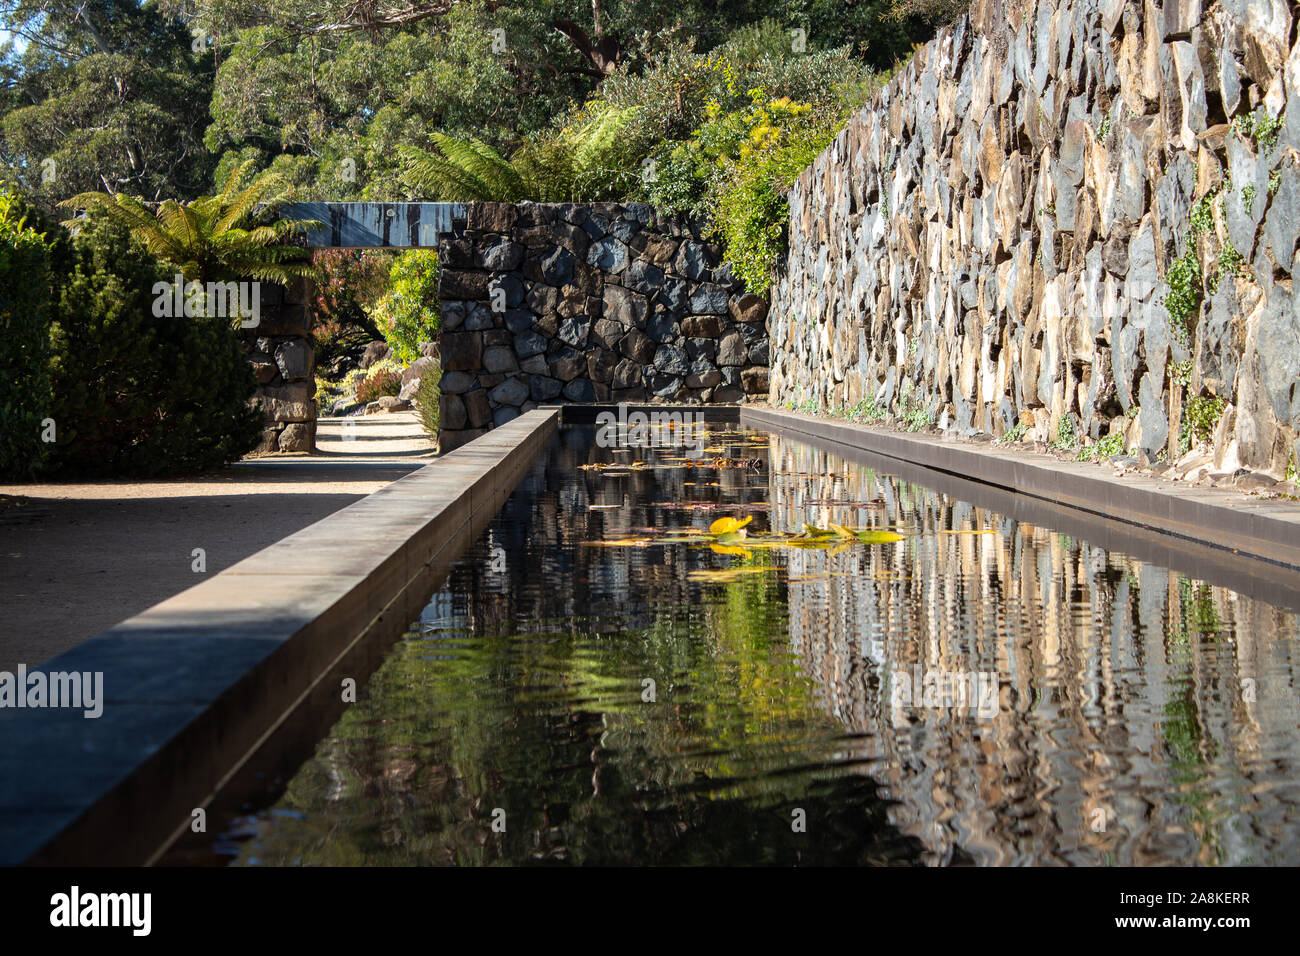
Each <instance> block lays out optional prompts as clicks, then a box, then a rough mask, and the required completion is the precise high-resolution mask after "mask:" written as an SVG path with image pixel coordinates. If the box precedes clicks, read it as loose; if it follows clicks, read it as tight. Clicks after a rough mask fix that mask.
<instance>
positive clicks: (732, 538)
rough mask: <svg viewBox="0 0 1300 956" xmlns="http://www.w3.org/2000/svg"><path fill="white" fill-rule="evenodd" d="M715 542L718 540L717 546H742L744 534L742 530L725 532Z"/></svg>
mask: <svg viewBox="0 0 1300 956" xmlns="http://www.w3.org/2000/svg"><path fill="white" fill-rule="evenodd" d="M717 540H718V544H732V545H739V544H744V543H745V532H744V530H743V529H742V530H740V531H726V532H723V533H722V534H720V535H718V536H717Z"/></svg>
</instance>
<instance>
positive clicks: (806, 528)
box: [803, 521, 835, 538]
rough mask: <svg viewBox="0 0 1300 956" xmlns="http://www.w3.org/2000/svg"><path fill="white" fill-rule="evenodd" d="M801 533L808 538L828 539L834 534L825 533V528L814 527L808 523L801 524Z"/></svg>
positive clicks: (832, 532)
mask: <svg viewBox="0 0 1300 956" xmlns="http://www.w3.org/2000/svg"><path fill="white" fill-rule="evenodd" d="M803 533H804V535H805V536H807V537H809V538H829V537H830V536H831V535H833V534H834V533H835V532H834V531H827V530H826V529H825V528H818V527H816V526H815V525H810V524H809V523H808V522H806V521H805V522H804V523H803Z"/></svg>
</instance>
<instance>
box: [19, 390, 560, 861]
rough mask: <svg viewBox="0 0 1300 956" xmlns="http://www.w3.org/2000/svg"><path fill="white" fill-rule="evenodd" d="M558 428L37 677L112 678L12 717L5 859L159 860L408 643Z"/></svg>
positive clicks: (524, 424)
mask: <svg viewBox="0 0 1300 956" xmlns="http://www.w3.org/2000/svg"><path fill="white" fill-rule="evenodd" d="M559 418H560V415H559V411H558V410H557V409H554V408H551V409H537V410H534V411H531V412H528V413H526V414H524V415H522V416H520V417H519V418H517V419H515V420H514V421H512V422H509V423H507V424H505V425H503V426H501V427H500V428H496V429H493V430H492V431H491V432H489V433H488V434H486V435H484V436H482V437H480V438H478V439H477V440H475V441H473V442H471V443H469V444H467V445H465V446H463V447H461V448H459V449H457V450H456V451H453V452H449V453H448V454H447V455H445V456H443V457H442V458H440V459H438V460H436V461H434V462H432V463H430V464H428V465H426V466H425V467H423V468H421V469H419V470H418V471H414V472H412V473H411V474H409V475H406V476H404V477H402V478H399V479H397V480H396V481H394V482H392V483H391V484H389V485H386V486H385V487H384V488H382V489H380V490H379V491H377V492H375V493H374V494H371V495H368V496H367V497H365V498H363V499H361V500H360V501H358V502H355V503H354V504H352V505H349V506H348V507H345V508H343V509H341V510H340V511H337V512H335V513H334V514H332V515H329V516H328V517H326V518H323V519H322V520H320V521H318V522H316V523H315V524H313V525H310V526H309V527H307V528H304V529H303V530H301V531H299V532H297V533H296V534H292V535H290V536H289V537H287V538H284V539H282V540H280V541H278V542H276V543H275V544H273V545H271V546H270V547H268V548H265V549H263V550H262V551H259V552H257V553H256V554H253V555H251V556H249V557H247V558H245V559H244V560H242V561H240V562H239V563H238V564H235V565H233V566H232V567H230V568H228V569H226V570H225V571H222V572H221V573H219V574H215V575H213V576H212V577H210V578H208V579H207V580H204V581H202V582H201V583H199V584H197V585H195V586H194V587H192V588H189V589H188V590H186V591H184V592H182V593H180V594H178V595H176V596H174V597H172V598H169V599H168V600H166V601H163V602H162V603H160V604H156V605H154V606H153V607H151V608H149V609H147V610H145V611H143V612H142V613H140V614H138V615H136V616H135V617H132V618H130V619H128V620H126V621H123V622H121V623H120V624H118V625H116V626H114V627H111V628H109V629H108V630H107V631H104V632H103V633H101V634H99V635H97V636H95V637H93V638H91V639H90V640H88V641H86V642H84V643H82V644H80V645H78V646H77V647H75V648H73V649H72V650H70V651H68V652H66V653H64V654H61V655H59V656H58V657H55V658H54V659H52V660H50V661H47V662H46V663H44V664H42V665H40V666H39V667H33V668H30V669H29V673H32V672H42V673H45V674H53V673H67V674H92V675H93V674H97V673H98V674H102V675H103V676H102V692H101V693H100V694H99V695H97V699H98V705H97V706H99V707H102V713H101V715H100V716H98V717H97V718H87V717H86V716H85V712H84V710H83V709H72V708H66V707H65V708H50V707H44V708H40V709H34V708H30V707H29V708H22V709H17V708H9V707H6V708H0V739H2V740H3V743H2V744H0V863H4V864H17V863H22V862H28V863H40V864H76V863H94V864H101V865H102V864H110V865H111V864H126V865H131V864H137V863H143V862H147V861H148V860H150V859H152V858H153V856H154V855H155V854H156V853H157V852H158V851H159V850H160V849H161V848H162V847H163V846H165V845H166V844H167V843H168V842H169V841H170V839H171V837H172V836H173V835H175V834H176V833H177V832H178V831H180V830H181V829H183V828H185V827H187V826H188V824H189V822H190V819H191V814H192V812H193V810H195V809H196V808H199V807H202V806H204V805H205V803H206V802H207V801H208V800H209V799H210V798H211V796H212V795H213V794H214V793H215V792H217V791H218V790H219V789H220V787H221V785H222V783H223V781H224V780H226V779H229V777H230V776H231V775H232V774H233V773H234V772H235V771H236V770H237V769H238V768H239V767H240V765H241V764H242V763H243V762H244V761H245V760H246V759H247V757H248V755H249V754H250V753H252V752H253V751H254V750H255V749H256V748H257V747H258V746H259V745H260V744H261V743H262V742H263V741H265V740H266V738H267V737H268V736H269V735H270V734H271V733H272V731H273V730H274V729H275V728H276V727H277V726H278V725H279V724H280V723H281V722H282V721H284V720H285V719H286V718H287V717H288V715H289V714H290V713H292V711H293V710H294V709H295V708H296V707H297V705H298V704H299V702H300V701H302V700H304V699H305V698H306V697H307V695H308V694H309V693H311V692H312V690H313V688H314V687H315V686H316V685H317V684H318V683H319V682H320V681H321V680H322V679H323V678H324V677H325V676H326V675H327V674H329V673H330V672H331V669H332V667H333V666H334V665H335V664H336V662H338V661H339V660H341V659H342V658H343V657H344V655H347V654H349V653H350V652H351V651H352V650H353V649H354V648H355V647H356V646H357V645H358V644H360V643H363V642H376V641H389V640H392V639H395V638H396V637H398V636H400V634H401V633H402V632H403V631H404V630H405V629H406V627H407V626H409V624H410V622H411V621H412V620H414V619H415V617H416V616H417V615H418V614H419V611H420V608H421V607H422V606H423V604H424V603H425V602H427V600H428V596H429V594H430V593H432V591H433V590H434V589H435V588H436V587H438V586H439V585H440V584H441V583H442V580H443V579H445V577H446V574H447V572H448V571H449V570H450V568H451V567H452V566H453V565H454V564H455V562H456V561H457V560H458V559H459V557H460V556H461V554H462V553H463V552H464V550H465V549H466V548H467V547H468V546H469V545H470V544H472V543H473V541H474V540H475V539H476V538H477V537H478V535H479V534H480V533H481V532H482V530H483V528H484V527H486V525H487V524H488V522H490V521H491V519H492V518H493V517H494V516H495V515H496V514H497V512H498V511H499V510H500V508H501V506H502V504H504V502H505V500H506V498H507V497H509V495H510V494H511V492H513V490H514V489H515V487H516V486H517V485H518V483H519V481H520V479H521V478H522V477H523V475H524V474H525V473H526V471H527V469H528V468H529V466H530V465H531V464H532V462H533V461H534V459H535V458H536V457H537V455H538V454H539V453H540V452H541V451H542V450H543V449H544V448H545V447H546V445H547V443H548V442H549V440H550V439H551V437H552V436H553V435H554V434H555V433H556V430H557V427H558V424H559ZM92 680H93V678H92ZM358 683H360V680H358ZM92 688H93V684H92ZM332 693H333V694H334V695H335V696H336V697H338V696H340V695H339V694H338V692H337V691H333V692H332Z"/></svg>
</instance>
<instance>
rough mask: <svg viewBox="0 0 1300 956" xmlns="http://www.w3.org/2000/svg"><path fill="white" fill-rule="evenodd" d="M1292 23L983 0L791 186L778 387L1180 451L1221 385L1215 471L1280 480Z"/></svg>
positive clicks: (1292, 156) (1189, 0) (1292, 136)
mask: <svg viewBox="0 0 1300 956" xmlns="http://www.w3.org/2000/svg"><path fill="white" fill-rule="evenodd" d="M1294 16H1295V12H1294V8H1293V7H1291V6H1289V5H1288V4H1287V3H1285V2H1282V0H1224V2H1219V3H1214V2H1205V0H1166V2H1165V3H1164V5H1163V6H1161V5H1160V4H1157V3H1154V2H1151V0H1146V2H1138V0H1083V2H1078V0H1075V2H1071V0H1063V2H1055V0H1043V2H1041V3H1032V2H1025V0H1010V2H1007V0H976V2H975V3H974V4H973V6H972V8H971V11H970V13H969V15H967V16H963V17H962V18H961V19H960V20H958V21H957V22H956V23H955V24H954V25H953V26H952V27H950V28H947V29H945V30H944V31H943V32H942V33H940V35H939V36H938V37H937V38H936V39H935V40H934V41H933V42H931V43H929V44H928V45H926V46H925V47H923V48H922V49H920V50H919V51H918V52H917V54H916V56H915V57H914V58H913V60H912V61H911V62H910V63H909V65H908V66H907V67H906V68H905V69H904V70H903V71H902V72H901V74H900V75H899V76H897V77H895V78H894V80H893V81H892V82H891V83H890V84H889V85H888V86H887V87H886V88H885V89H883V90H882V91H881V92H880V93H879V94H878V95H877V96H876V97H875V99H874V100H873V102H871V103H870V104H869V105H868V106H867V107H866V108H864V109H863V110H862V111H861V112H860V113H858V114H857V115H856V116H855V117H854V118H853V119H852V121H851V122H850V123H849V125H848V127H847V128H846V129H845V131H844V132H843V133H842V134H841V135H840V136H839V137H838V139H837V140H836V141H835V142H834V143H833V144H832V145H831V146H830V147H829V148H828V149H827V150H826V152H824V153H823V154H822V156H821V157H819V158H818V160H817V161H816V162H815V163H814V164H813V165H812V166H811V167H810V168H809V169H808V170H807V171H806V172H805V173H804V174H803V176H802V177H801V178H800V179H799V181H798V183H797V184H796V185H795V187H794V189H793V191H792V194H791V221H790V235H791V243H790V253H789V256H788V260H787V261H786V263H785V266H784V268H783V270H782V272H781V274H780V275H779V276H778V278H777V281H776V284H775V286H774V291H773V305H772V315H771V319H770V321H769V326H770V330H771V335H772V351H773V355H772V370H771V392H770V395H771V401H772V402H773V403H774V404H781V405H785V404H796V405H799V404H807V405H816V406H818V407H820V408H821V409H823V410H827V411H842V410H846V409H854V408H856V409H857V410H858V411H859V413H865V414H867V415H868V416H869V417H880V416H882V415H883V416H884V417H885V419H886V421H895V422H902V421H907V422H908V423H909V424H911V425H913V426H915V427H922V426H923V425H924V423H925V422H933V423H935V424H936V425H937V426H939V427H942V428H946V429H953V430H956V431H957V432H959V433H962V434H973V433H976V432H984V433H989V434H992V435H994V436H1000V435H1002V434H1004V433H1005V432H1008V431H1010V430H1012V429H1013V428H1015V427H1016V426H1017V425H1023V426H1024V428H1023V434H1024V435H1025V437H1026V438H1029V439H1038V440H1053V439H1056V438H1057V437H1058V435H1060V434H1061V432H1062V431H1068V430H1070V429H1074V431H1075V433H1076V434H1079V435H1085V436H1087V437H1088V438H1090V439H1093V440H1096V439H1098V438H1101V437H1104V436H1107V435H1110V434H1113V433H1122V434H1123V436H1124V440H1125V444H1126V446H1127V447H1129V448H1131V449H1136V450H1138V452H1139V453H1140V454H1142V455H1144V456H1146V457H1149V458H1156V457H1158V456H1160V454H1161V453H1162V452H1163V453H1164V454H1166V455H1168V456H1169V457H1170V458H1171V459H1172V458H1173V457H1174V456H1175V455H1176V454H1177V453H1178V452H1179V451H1180V449H1179V447H1178V432H1179V426H1180V423H1181V417H1182V415H1183V413H1184V410H1185V408H1186V407H1187V403H1188V402H1189V401H1191V400H1192V399H1195V398H1202V399H1204V398H1210V397H1214V398H1220V399H1223V400H1224V401H1226V402H1227V403H1228V405H1227V409H1226V411H1225V412H1224V413H1223V414H1222V416H1221V417H1220V418H1219V419H1218V424H1217V428H1216V430H1215V432H1214V436H1213V449H1212V453H1213V459H1214V462H1215V465H1216V467H1218V468H1221V469H1224V470H1234V469H1237V468H1240V467H1248V468H1253V469H1259V470H1262V471H1266V472H1268V473H1270V474H1272V475H1274V476H1277V477H1280V476H1281V475H1282V474H1283V473H1284V472H1285V470H1286V468H1287V464H1288V462H1289V461H1290V460H1291V456H1292V454H1293V452H1294V451H1295V447H1296V438H1297V428H1298V426H1300V388H1297V385H1298V384H1300V317H1298V316H1300V301H1298V300H1297V298H1296V290H1293V287H1292V281H1293V276H1294V274H1295V272H1296V269H1297V268H1298V267H1300V263H1297V260H1296V239H1297V231H1298V230H1300V153H1297V151H1296V150H1297V147H1300V116H1296V115H1292V114H1296V113H1297V112H1298V111H1300V89H1297V87H1298V86H1300V43H1297V44H1296V45H1293V44H1292V42H1291V40H1292V37H1293V35H1294V33H1295V24H1294V23H1293V18H1294ZM1276 120H1281V121H1282V122H1281V127H1280V131H1278V130H1277V129H1276V122H1275V121H1276ZM1189 249H1190V250H1191V252H1190V253H1189ZM1193 266H1194V271H1195V273H1196V275H1195V276H1194V281H1193V282H1192V283H1191V288H1192V290H1193V291H1192V295H1191V296H1190V298H1189V301H1188V305H1189V306H1190V307H1189V308H1183V307H1182V306H1180V305H1179V303H1178V299H1177V297H1175V298H1174V299H1173V300H1168V297H1169V293H1170V284H1171V280H1177V279H1178V277H1179V275H1180V273H1181V274H1182V275H1187V274H1188V272H1189V270H1191V269H1192V268H1193ZM1198 300H1199V301H1198ZM1063 419H1068V421H1066V423H1065V426H1064V428H1063V427H1062V420H1063Z"/></svg>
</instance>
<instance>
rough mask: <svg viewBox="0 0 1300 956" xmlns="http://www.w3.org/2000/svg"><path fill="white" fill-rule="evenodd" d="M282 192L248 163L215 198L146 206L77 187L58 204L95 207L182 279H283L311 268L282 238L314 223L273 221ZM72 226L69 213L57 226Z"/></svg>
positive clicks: (274, 178) (283, 186)
mask: <svg viewBox="0 0 1300 956" xmlns="http://www.w3.org/2000/svg"><path fill="white" fill-rule="evenodd" d="M288 198H289V187H288V184H287V183H286V182H285V181H284V179H283V178H282V177H281V176H279V175H278V174H276V173H270V172H266V173H262V174H261V175H258V176H253V163H252V162H251V161H250V162H246V163H244V164H243V165H241V166H240V167H239V168H238V169H237V170H235V172H234V173H233V174H232V175H231V176H230V179H229V180H228V181H227V182H226V185H225V188H224V189H222V191H221V192H220V193H218V194H217V195H216V196H203V197H200V198H199V199H196V200H194V201H193V202H189V203H180V202H177V201H176V200H174V199H168V200H165V201H163V202H161V203H159V204H158V205H157V207H156V209H155V210H154V211H150V209H149V208H148V207H147V206H146V205H145V204H144V203H143V202H142V201H141V200H140V199H138V198H136V197H133V196H127V195H124V194H122V193H117V194H116V195H112V196H110V195H107V194H105V193H82V194H81V195H79V196H73V197H72V198H71V199H68V200H65V201H64V202H62V203H60V205H61V206H64V207H67V208H74V209H85V210H88V211H90V212H92V213H99V214H102V215H104V216H106V217H107V218H109V219H111V220H112V221H114V222H116V223H118V224H120V225H122V226H124V227H125V228H127V229H129V230H130V231H131V234H132V235H133V236H134V237H135V238H136V239H137V240H138V241H140V242H141V243H142V244H143V245H144V246H145V247H146V248H147V249H149V251H150V252H152V253H153V254H154V255H156V256H158V258H160V259H163V260H165V261H166V262H169V263H171V264H172V265H173V266H175V267H176V268H177V269H178V270H180V272H181V274H182V275H183V276H184V277H185V279H186V280H187V281H198V282H200V283H205V284H206V283H208V282H225V281H231V280H240V279H248V278H253V279H263V280H266V281H270V282H279V283H282V284H283V283H289V282H291V281H293V280H294V279H297V278H300V277H305V276H311V275H312V274H313V270H312V266H311V261H310V254H309V253H308V251H307V250H306V249H305V248H303V247H301V246H296V245H292V244H290V242H289V240H291V239H292V238H293V237H294V236H295V235H298V234H300V233H303V232H307V231H310V229H312V228H314V227H317V226H320V225H321V223H318V222H314V221H305V220H300V221H294V220H285V219H276V218H275V212H276V210H277V209H278V208H280V207H281V206H282V205H283V204H284V203H285V202H287V201H288ZM80 224H81V220H77V219H73V220H70V221H68V222H66V223H65V224H64V225H66V226H68V227H69V228H71V229H73V230H76V229H78V228H80Z"/></svg>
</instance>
